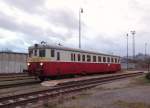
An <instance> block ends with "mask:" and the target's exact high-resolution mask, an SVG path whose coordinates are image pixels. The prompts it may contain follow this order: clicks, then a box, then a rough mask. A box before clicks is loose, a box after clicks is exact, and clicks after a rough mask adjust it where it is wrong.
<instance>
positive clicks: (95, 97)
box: [43, 76, 150, 108]
mask: <svg viewBox="0 0 150 108" xmlns="http://www.w3.org/2000/svg"><path fill="white" fill-rule="evenodd" d="M43 108H150V81H148V80H146V79H145V78H144V76H141V77H136V78H127V79H123V80H117V81H113V82H112V83H108V84H103V85H100V86H97V87H96V88H93V89H90V90H84V91H82V92H81V93H79V94H77V95H73V96H71V97H70V98H67V99H65V98H59V100H58V101H57V102H49V103H48V104H44V106H43Z"/></svg>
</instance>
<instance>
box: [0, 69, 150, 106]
mask: <svg viewBox="0 0 150 108" xmlns="http://www.w3.org/2000/svg"><path fill="white" fill-rule="evenodd" d="M135 72H136V71H134V72H125V73H135ZM122 73H124V72H122ZM122 73H121V74H122ZM119 74H120V73H116V74H105V75H93V76H92V77H90V76H86V77H80V78H70V79H61V80H51V81H45V82H42V83H40V82H39V81H38V80H36V79H34V78H32V77H27V76H24V77H23V76H21V77H18V76H17V77H11V78H10V77H9V78H4V77H1V78H0V80H1V83H0V84H1V85H0V86H1V87H0V105H1V106H0V108H3V107H4V106H3V104H8V105H6V106H5V107H6V108H13V107H12V106H11V105H13V102H15V101H16V103H17V108H24V107H25V108H150V103H149V100H150V94H149V91H150V81H148V80H146V79H145V74H141V73H140V74H139V75H137V76H132V77H126V78H124V77H122V76H119V77H120V78H118V79H116V80H114V79H112V78H111V79H110V78H109V77H110V76H112V75H119ZM133 75H134V74H133ZM106 77H108V78H106ZM4 79H5V80H4ZM6 79H7V80H6ZM83 79H84V81H82V80H83ZM90 79H92V81H91V82H90ZM106 79H107V80H106ZM13 80H14V81H13ZM26 80H27V81H26ZM3 81H4V82H5V83H3ZM106 81H107V83H106ZM18 82H23V83H21V85H20V86H19V84H20V83H18ZM26 82H34V83H30V84H29V83H26ZM81 82H82V83H81ZM7 83H8V84H9V86H10V87H9V86H5V85H6V84H7ZM11 83H12V85H11ZM15 83H16V85H15ZM24 84H25V85H24ZM79 84H80V85H79ZM87 84H88V85H89V86H85V85H87ZM2 85H4V87H2ZM73 86H76V87H73ZM84 86H85V87H84ZM68 87H70V89H68ZM83 88H84V89H83ZM76 89H78V90H76ZM79 90H80V91H79ZM43 91H44V92H43ZM70 91H71V92H70ZM33 92H34V95H33V94H32V93H33ZM28 93H30V94H32V95H31V96H30V95H29V96H28V97H30V99H33V98H35V100H36V101H35V102H32V101H30V102H27V101H26V103H28V104H26V105H23V106H18V103H19V104H20V103H21V102H22V103H23V101H24V100H27V99H28V98H26V97H25V96H26V95H28ZM43 93H45V94H43ZM21 94H26V95H21ZM17 95H18V98H19V100H18V99H17V98H16V99H15V100H13V96H14V97H17ZM36 95H37V96H36ZM56 95H57V96H56ZM9 96H10V97H11V98H10V99H9V98H8V97H9ZM20 96H22V97H20ZM38 96H39V97H38ZM3 97H6V99H3ZM37 97H38V98H37ZM45 97H46V98H45ZM7 98H8V99H7ZM37 100H38V101H37ZM17 101H18V102H17ZM28 101H29V100H28ZM5 107H4V108H5Z"/></svg>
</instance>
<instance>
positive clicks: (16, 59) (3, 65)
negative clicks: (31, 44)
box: [0, 51, 28, 73]
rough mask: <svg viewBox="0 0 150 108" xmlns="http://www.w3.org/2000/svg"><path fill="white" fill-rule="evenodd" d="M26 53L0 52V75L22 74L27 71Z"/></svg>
mask: <svg viewBox="0 0 150 108" xmlns="http://www.w3.org/2000/svg"><path fill="white" fill-rule="evenodd" d="M27 55H28V54H27V53H17V52H5V51H4V52H3V51H2V52H0V73H22V72H23V70H24V69H27Z"/></svg>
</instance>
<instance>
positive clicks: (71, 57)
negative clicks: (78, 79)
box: [71, 53, 73, 61]
mask: <svg viewBox="0 0 150 108" xmlns="http://www.w3.org/2000/svg"><path fill="white" fill-rule="evenodd" d="M71 61H73V54H72V53H71Z"/></svg>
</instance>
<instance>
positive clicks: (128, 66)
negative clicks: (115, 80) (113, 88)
mask: <svg viewBox="0 0 150 108" xmlns="http://www.w3.org/2000/svg"><path fill="white" fill-rule="evenodd" d="M128 69H129V62H128V33H127V70H128Z"/></svg>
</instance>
